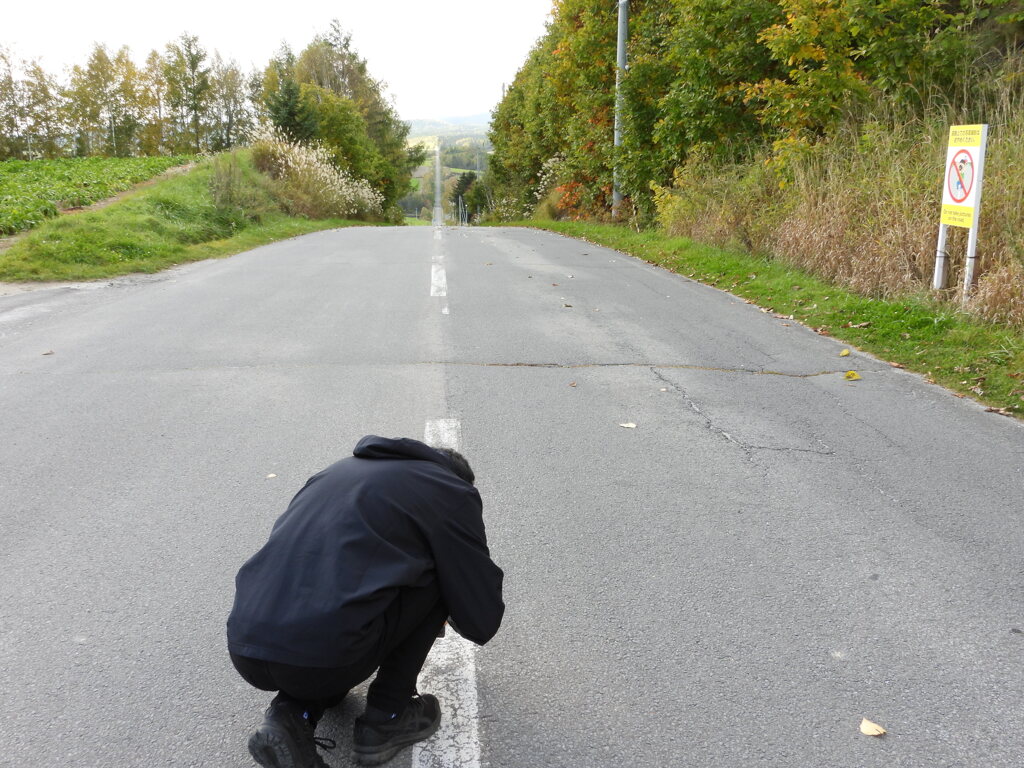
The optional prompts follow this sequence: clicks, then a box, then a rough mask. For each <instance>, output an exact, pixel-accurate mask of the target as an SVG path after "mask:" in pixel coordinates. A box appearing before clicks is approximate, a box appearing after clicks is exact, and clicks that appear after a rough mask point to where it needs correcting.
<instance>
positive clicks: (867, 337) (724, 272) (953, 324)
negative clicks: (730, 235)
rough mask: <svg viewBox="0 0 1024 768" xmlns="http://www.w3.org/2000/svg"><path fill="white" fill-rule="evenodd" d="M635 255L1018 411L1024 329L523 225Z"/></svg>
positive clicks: (662, 246) (691, 248)
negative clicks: (1015, 328) (1020, 330)
mask: <svg viewBox="0 0 1024 768" xmlns="http://www.w3.org/2000/svg"><path fill="white" fill-rule="evenodd" d="M522 224H523V225H525V226H533V227H538V228H541V229H546V230H550V231H553V232H559V233H561V234H564V235H569V236H570V237H577V238H581V239H584V240H587V241H589V242H593V243H596V244H598V245H603V246H607V247H609V248H614V249H616V250H620V251H623V252H625V253H629V254H631V255H633V256H636V257H638V258H641V259H644V260H646V261H649V262H651V263H653V264H658V265H660V266H663V267H666V268H667V269H670V270H672V271H674V272H678V273H680V274H683V275H686V276H687V277H691V278H693V279H694V280H698V281H700V282H702V283H705V284H707V285H712V286H715V287H718V288H721V289H723V290H726V291H729V292H730V293H733V294H735V295H736V296H741V297H743V298H745V299H748V300H750V301H751V302H752V303H754V304H757V305H759V306H761V307H763V308H765V309H768V310H769V311H772V312H774V313H777V314H780V315H784V316H787V317H788V316H790V315H792V316H793V319H794V320H795V321H798V322H801V323H803V324H804V325H807V326H810V327H811V328H814V329H816V330H818V331H819V332H820V333H823V334H826V335H829V336H833V337H835V338H837V339H839V340H841V341H843V342H846V343H848V344H850V345H852V346H856V347H857V348H859V349H862V350H864V351H865V352H868V353H870V354H873V355H875V356H877V357H880V358H882V359H883V360H887V361H889V362H891V363H894V364H896V365H897V366H900V367H904V368H906V369H908V370H911V371H916V372H918V373H921V374H924V375H925V377H926V378H928V379H929V380H931V381H934V382H935V383H937V384H941V385H942V386H944V387H947V388H948V389H951V390H953V391H954V392H957V393H959V394H960V395H964V396H968V397H972V398H974V399H976V400H978V401H980V402H982V403H984V404H985V405H988V406H990V407H993V408H998V409H1003V411H1002V412H1003V413H1005V414H1007V415H1009V414H1013V415H1016V416H1018V417H1020V416H1021V415H1022V411H1024V333H1021V332H1019V331H1016V330H1012V329H1008V328H1007V327H1005V326H999V325H995V324H988V323H984V322H981V321H978V320H974V319H971V318H969V317H968V316H966V315H964V314H963V313H960V312H956V311H953V310H951V309H950V307H949V305H946V304H939V303H938V302H935V301H932V300H931V299H930V298H929V297H928V296H927V295H921V296H915V297H910V298H904V299H900V300H883V299H872V298H868V297H865V296H860V295H857V294H855V293H852V292H850V291H847V290H845V289H843V288H839V287H837V286H835V285H830V284H828V283H826V282H824V281H822V280H820V279H818V278H816V277H813V276H811V275H809V274H807V273H806V272H802V271H799V270H796V269H792V268H789V267H786V266H784V265H782V264H780V263H778V262H775V261H767V260H765V259H760V258H757V257H755V256H750V255H748V254H746V253H741V252H737V251H727V250H722V249H720V248H715V247H712V246H707V245H701V244H699V243H695V242H693V241H692V240H688V239H685V238H678V237H676V238H673V237H668V236H665V235H663V234H659V233H657V232H640V233H638V232H636V231H634V230H632V229H628V228H626V227H618V226H612V225H606V224H589V223H582V222H549V221H532V222H522Z"/></svg>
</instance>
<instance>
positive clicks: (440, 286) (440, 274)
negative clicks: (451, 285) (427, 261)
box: [430, 264, 448, 296]
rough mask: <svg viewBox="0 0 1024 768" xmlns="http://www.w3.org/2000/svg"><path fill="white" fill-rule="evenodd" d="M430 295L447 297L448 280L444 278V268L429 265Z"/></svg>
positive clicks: (438, 265) (437, 265)
mask: <svg viewBox="0 0 1024 768" xmlns="http://www.w3.org/2000/svg"><path fill="white" fill-rule="evenodd" d="M430 295H431V296H447V295H448V278H447V277H446V276H445V273H444V267H442V266H441V265H440V264H431V265H430Z"/></svg>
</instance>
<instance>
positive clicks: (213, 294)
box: [0, 227, 1024, 768]
mask: <svg viewBox="0 0 1024 768" xmlns="http://www.w3.org/2000/svg"><path fill="white" fill-rule="evenodd" d="M841 349H842V347H841V346H840V345H839V344H837V343H836V342H835V341H833V340H831V339H828V338H823V337H820V336H817V335H816V334H814V333H813V332H812V331H810V330H808V329H806V328H802V327H800V326H798V325H797V324H795V323H793V322H790V321H787V320H784V319H779V318H774V317H772V316H771V315H768V314H765V313H762V312H760V311H758V310H757V308H755V307H752V306H750V305H747V304H745V303H744V302H743V301H742V300H740V299H737V298H735V297H733V296H730V295H729V294H726V293H723V292H720V291H716V290H713V289H710V288H707V287H704V286H701V285H698V284H696V283H693V282H691V281H688V280H686V279H685V278H682V277H680V276H677V275H672V274H669V273H667V272H664V271H661V270H659V269H656V268H654V267H651V266H649V265H646V264H643V263H641V262H638V261H636V260H634V259H631V258H629V257H626V256H623V255H622V254H620V253H617V252H614V251H609V250H607V249H602V248H599V247H597V246H592V245H588V244H586V243H581V242H578V241H574V240H570V239H566V238H562V237H558V236H555V235H551V234H546V233H538V232H532V231H526V230H518V229H444V228H440V227H436V228H426V227H423V228H396V229H383V228H361V229H346V230H340V231H335V232H325V233H320V234H316V235H309V236H307V237H304V238H300V239H296V240H292V241H287V242H282V243H277V244H274V245H271V246H267V247H264V248H260V249H258V250H255V251H251V252H249V253H246V254H242V255H240V256H237V257H234V258H231V259H226V260H222V261H213V262H204V263H200V264H194V265H191V266H187V267H182V268H178V269H175V270H172V271H171V272H168V273H165V274H162V275H159V276H155V277H146V278H131V279H124V280H118V281H114V282H112V283H103V284H90V285H80V286H69V287H63V288H55V289H54V288H51V289H46V290H40V291H35V292H31V293H22V294H18V295H12V296H2V297H0V409H2V410H0V412H2V413H3V420H2V424H3V426H2V440H0V466H2V468H3V469H2V472H0V494H2V500H3V505H2V508H0V573H2V574H3V578H2V579H0V690H2V691H3V692H4V698H5V701H4V707H3V711H2V713H0V765H2V766H12V767H14V766H18V767H19V768H26V767H29V768H33V767H35V766H65V765H66V766H76V768H81V767H82V766H147V767H148V766H218V767H221V768H224V767H238V768H241V767H242V766H246V765H251V761H250V760H249V758H248V754H247V753H246V751H245V740H246V737H247V734H248V728H249V727H250V726H251V725H252V724H253V723H255V722H257V721H258V720H259V718H260V717H261V714H262V709H263V707H264V706H265V705H266V702H267V700H268V698H269V696H268V695H267V694H263V693H260V692H258V691H254V690H251V689H250V688H248V687H247V686H246V684H245V683H243V682H242V681H241V679H240V678H238V676H237V675H236V674H235V672H234V670H233V669H232V668H231V665H230V662H229V660H228V657H227V653H226V650H225V647H224V619H225V618H226V615H227V612H228V609H229V607H230V603H231V599H232V596H233V583H232V580H233V577H234V574H235V572H236V570H237V569H238V567H239V565H240V564H241V563H242V562H243V561H244V560H245V559H246V558H247V557H248V556H249V555H250V554H251V553H252V552H253V551H255V550H256V548H258V547H259V546H260V545H261V544H262V542H263V541H264V540H265V538H266V536H267V534H268V532H269V530H270V526H271V524H272V523H273V521H274V519H275V518H276V517H277V515H278V514H280V512H281V511H283V509H284V507H285V506H286V505H287V503H288V501H289V499H290V498H291V496H292V495H293V494H294V493H295V491H296V490H298V488H299V487H301V485H302V484H303V483H304V482H305V480H306V478H307V477H308V476H309V475H311V474H313V473H314V472H316V471H317V470H319V469H321V468H322V467H323V466H326V465H327V464H328V463H330V462H332V461H334V460H336V459H337V458H339V457H341V456H344V455H346V454H348V453H349V452H350V451H351V448H352V446H353V445H354V444H355V442H356V440H357V439H358V438H359V437H360V436H362V435H364V434H367V433H377V434H382V435H387V436H411V437H417V438H422V437H424V436H427V437H430V438H432V439H437V440H441V441H442V442H447V443H450V444H455V445H458V446H460V447H461V448H462V449H463V450H464V452H465V453H466V455H467V457H468V458H469V460H470V462H471V463H472V464H473V467H474V469H475V471H476V474H477V477H478V485H479V487H480V490H481V493H482V495H483V499H484V509H485V517H486V520H487V524H488V530H489V536H490V541H491V549H492V553H493V555H494V558H495V560H496V561H497V562H498V563H499V564H500V565H502V566H503V567H504V569H505V572H506V602H507V603H508V611H507V613H506V619H505V624H504V626H503V628H502V630H501V632H499V634H498V636H497V637H496V638H495V640H494V641H493V642H492V643H491V644H489V645H488V646H486V647H484V648H482V649H472V648H470V647H468V646H466V645H465V644H460V643H459V642H458V641H456V640H452V639H451V638H449V639H446V640H445V641H444V642H443V643H442V644H439V646H438V647H437V648H436V650H435V652H434V653H433V654H432V658H431V659H430V660H429V661H428V668H427V669H426V670H425V673H424V676H423V679H422V681H421V689H422V690H424V691H428V690H434V691H436V692H437V693H438V695H439V697H441V698H442V705H443V706H444V708H445V718H446V727H445V728H444V729H442V732H441V733H440V734H439V735H438V736H437V737H436V738H435V739H434V740H433V741H432V742H431V743H429V744H427V745H424V746H423V747H418V748H416V749H413V750H408V751H406V752H404V753H403V754H402V755H400V756H399V757H398V758H396V760H395V762H394V765H395V766H397V768H402V767H403V766H405V767H408V766H410V765H413V766H415V767H416V768H426V767H427V766H431V767H434V766H436V767H438V768H440V767H441V766H451V767H453V768H454V767H457V768H478V767H479V766H490V767H491V768H520V767H522V768H541V767H547V766H552V767H555V766H557V767H560V768H561V767H564V768H576V767H579V768H622V766H693V767H694V768H736V767H737V766H743V767H744V768H749V767H750V766H779V767H780V768H783V767H785V768H791V767H792V766H858V767H859V768H875V767H877V768H891V767H892V766H915V767H917V766H919V767H920V768H941V767H943V766H950V767H952V766H986V767H989V766H991V767H999V766H1016V765H1019V764H1020V762H1021V756H1022V755H1024V709H1022V707H1021V703H1020V702H1021V695H1022V693H1024V670H1022V665H1021V664H1020V659H1021V654H1022V653H1024V615H1022V597H1024V590H1022V570H1021V569H1022V566H1021V563H1022V562H1024V535H1022V528H1021V520H1020V518H1021V512H1022V506H1024V504H1022V491H1024V473H1022V466H1024V429H1022V427H1021V425H1020V424H1018V423H1016V422H1013V421H1011V420H1010V419H1006V418H1003V417H1000V416H996V415H992V414H987V413H985V412H984V411H983V409H982V408H981V407H980V406H978V405H976V404H974V403H971V402H967V401H963V400H959V399H956V398H954V397H951V396H950V395H949V394H948V393H947V392H945V391H943V390H941V389H939V388H937V387H935V386H932V385H929V384H927V383H925V382H924V381H923V380H922V379H921V378H920V377H917V376H914V375H910V374H907V373H905V372H903V371H899V370H895V369H893V368H891V367H890V366H889V365H887V364H886V363H884V362H881V361H878V360H875V359H873V358H870V357H867V356H864V355H861V354H859V353H857V352H856V351H854V353H853V354H852V355H851V356H850V357H845V358H841V357H839V352H840V350H841ZM51 353H52V354H51ZM850 369H853V370H856V371H857V372H858V373H859V374H860V375H861V377H862V378H861V380H859V381H854V382H850V381H847V380H845V379H844V376H843V374H844V373H845V372H846V371H847V370H850ZM623 425H626V426H623ZM360 704H361V692H360V691H358V690H357V691H356V692H354V693H353V695H352V696H350V697H349V699H348V700H347V701H346V703H345V704H344V705H343V706H342V707H340V708H339V709H338V710H337V711H335V712H332V713H330V714H329V716H328V717H327V719H326V720H325V722H324V724H323V727H322V734H323V735H326V736H332V737H334V738H336V739H337V740H338V741H339V742H340V743H339V748H338V749H337V750H336V751H334V752H333V753H330V754H328V755H327V760H328V761H329V763H330V764H331V765H332V766H348V765H350V761H349V757H348V755H347V746H348V737H349V729H350V728H351V720H352V717H353V716H354V715H355V714H356V713H357V712H358V711H359V708H360ZM862 717H867V718H869V719H871V720H873V721H875V722H877V723H880V724H881V725H883V726H885V727H886V728H887V729H888V731H889V733H888V734H887V735H886V736H884V737H882V738H872V737H869V736H865V735H862V734H861V733H860V731H859V729H858V726H859V725H860V722H861V718H862Z"/></svg>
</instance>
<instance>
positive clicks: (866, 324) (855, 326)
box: [849, 322, 871, 328]
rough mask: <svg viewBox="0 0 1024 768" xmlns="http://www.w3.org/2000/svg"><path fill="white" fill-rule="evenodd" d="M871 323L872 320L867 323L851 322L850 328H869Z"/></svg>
mask: <svg viewBox="0 0 1024 768" xmlns="http://www.w3.org/2000/svg"><path fill="white" fill-rule="evenodd" d="M869 325H871V323H870V322H867V323H854V324H851V325H850V326H849V327H850V328H867V327H868V326H869Z"/></svg>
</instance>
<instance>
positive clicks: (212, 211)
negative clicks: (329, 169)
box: [0, 155, 360, 281]
mask: <svg viewBox="0 0 1024 768" xmlns="http://www.w3.org/2000/svg"><path fill="white" fill-rule="evenodd" d="M233 162H236V168H237V170H238V173H239V174H240V175H241V178H242V180H243V181H242V182H237V179H236V187H237V188H236V189H235V190H234V191H235V196H234V198H232V199H233V202H232V204H231V205H226V206H217V205H216V204H215V203H214V199H213V195H212V193H211V190H210V184H211V180H212V179H213V177H214V165H215V164H216V163H215V162H209V161H207V162H204V163H202V164H200V165H199V166H198V167H197V168H196V169H194V170H192V171H190V172H188V173H187V174H182V175H180V176H175V177H172V178H168V179H163V180H161V181H158V182H157V183H155V184H154V185H152V186H151V187H147V188H145V189H141V190H138V191H137V192H135V193H133V194H131V195H129V196H128V197H126V198H125V199H124V200H121V201H119V202H117V203H114V204H112V205H110V206H108V207H106V208H102V209H100V210H97V211H90V212H87V213H81V214H77V215H74V216H64V217H60V218H57V219H51V220H48V221H46V222H44V223H42V224H41V225H40V226H39V227H37V228H36V229H35V230H34V231H33V232H30V233H28V234H26V235H24V236H23V237H21V238H19V239H18V240H17V241H16V242H15V243H14V244H13V245H12V246H11V247H10V248H9V249H7V250H5V251H0V280H9V281H21V280H24V281H32V280H91V279H99V278H104V277H111V276H114V275H124V274H129V273H132V272H156V271H158V270H161V269H165V268H167V267H169V266H172V265H174V264H180V263H183V262H187V261H196V260H198V259H206V258H211V257H215V256H228V255H231V254H235V253H239V252H241V251H244V250H247V249H249V248H253V247H256V246H258V245H262V244H264V243H268V242H272V241H275V240H280V239H283V238H287V237H293V236H296V235H301V234H305V233H307V232H314V231H317V230H322V229H330V228H335V227H345V226H353V225H356V224H359V223H360V222H353V221H348V220H344V219H321V220H310V219H304V218H296V217H290V216H287V215H285V214H284V213H282V212H281V211H280V209H279V207H278V204H277V202H276V201H275V200H274V199H273V196H272V192H271V187H270V186H269V185H268V184H267V183H266V182H265V179H264V177H262V176H261V175H260V174H258V173H257V172H256V171H255V169H253V168H252V166H251V164H250V163H249V160H248V158H247V157H246V156H245V155H242V156H241V159H240V160H237V161H233Z"/></svg>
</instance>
